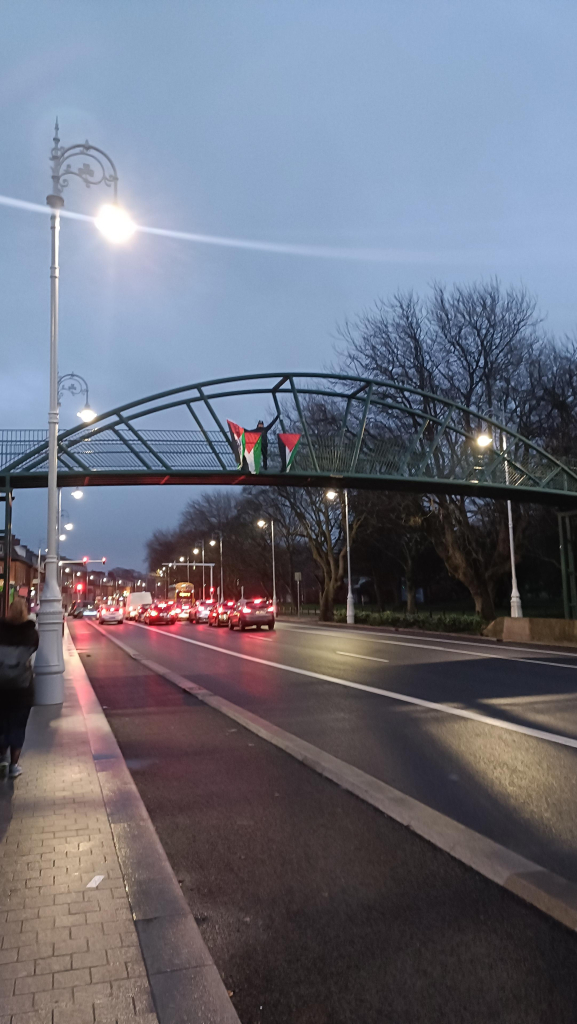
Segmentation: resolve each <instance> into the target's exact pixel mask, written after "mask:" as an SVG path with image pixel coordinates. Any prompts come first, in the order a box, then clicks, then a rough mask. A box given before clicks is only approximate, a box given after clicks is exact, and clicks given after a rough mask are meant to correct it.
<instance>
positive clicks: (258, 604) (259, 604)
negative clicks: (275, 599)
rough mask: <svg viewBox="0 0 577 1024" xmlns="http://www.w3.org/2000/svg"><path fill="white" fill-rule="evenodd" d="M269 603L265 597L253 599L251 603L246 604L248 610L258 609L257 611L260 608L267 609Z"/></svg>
mask: <svg viewBox="0 0 577 1024" xmlns="http://www.w3.org/2000/svg"><path fill="white" fill-rule="evenodd" d="M268 603H269V602H268V601H267V600H266V599H265V598H264V597H253V598H251V600H250V601H246V602H245V604H246V607H247V608H256V609H257V610H258V609H259V608H266V606H267V604H268Z"/></svg>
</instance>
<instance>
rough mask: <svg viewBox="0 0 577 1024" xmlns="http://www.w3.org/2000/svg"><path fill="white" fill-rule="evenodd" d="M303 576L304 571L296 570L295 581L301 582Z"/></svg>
mask: <svg viewBox="0 0 577 1024" xmlns="http://www.w3.org/2000/svg"><path fill="white" fill-rule="evenodd" d="M302 578H303V574H302V572H295V583H300V581H301V580H302Z"/></svg>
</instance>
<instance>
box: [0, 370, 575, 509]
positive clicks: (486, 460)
mask: <svg viewBox="0 0 577 1024" xmlns="http://www.w3.org/2000/svg"><path fill="white" fill-rule="evenodd" d="M275 416H278V419H277V422H276V423H275V425H274V427H273V428H271V430H270V431H269V434H268V464H267V468H266V470H265V469H264V468H263V467H262V466H261V467H260V471H258V472H254V470H255V468H258V466H257V467H255V465H254V460H253V461H252V462H251V461H250V460H247V458H243V452H244V450H241V448H240V447H239V439H238V436H236V437H235V435H234V432H231V428H230V425H229V424H232V426H234V427H237V425H238V424H240V425H241V427H246V424H247V423H254V422H256V421H257V420H258V419H259V418H261V417H262V419H264V420H265V422H267V421H270V420H271V419H272V418H274V417H275ZM227 421H228V423H227ZM248 429H249V428H247V430H248ZM252 429H253V431H254V429H255V428H254V427H253V428H252ZM237 434H238V428H237ZM281 434H282V435H283V436H284V437H286V436H287V435H288V436H290V437H291V438H292V439H293V440H292V441H291V444H292V445H293V447H294V446H295V445H296V447H294V456H293V458H292V461H288V463H287V459H286V450H287V449H286V448H285V450H284V451H283V443H282V442H281V444H280V445H279V444H277V437H278V435H281ZM252 436H253V437H254V434H253V435H252ZM246 437H247V439H248V437H249V435H248V434H247V435H246ZM479 437H481V439H482V440H484V441H485V446H484V447H483V446H481V445H480V444H479ZM295 438H296V439H297V440H294V439H295ZM47 445H48V442H47V433H46V431H42V430H3V431H0V490H2V491H4V492H8V491H11V490H13V489H15V488H20V487H46V485H47V475H48V474H47ZM248 447H249V446H248V445H247V452H248ZM58 484H59V486H60V487H69V486H83V487H89V486H111V485H114V486H118V485H134V484H137V485H138V484H250V485H256V486H270V485H273V486H298V487H315V486H316V487H318V486H328V485H331V486H333V487H353V488H379V489H385V490H394V491H403V490H404V491H413V492H417V493H446V494H461V495H465V496H473V497H492V498H512V499H514V500H516V501H534V502H539V503H544V502H549V503H552V504H555V505H557V506H558V507H560V508H575V507H577V469H575V468H573V467H571V466H569V465H566V464H564V463H563V462H561V461H559V460H558V459H556V458H555V457H554V456H553V455H551V454H549V453H548V452H546V451H544V450H543V449H542V448H541V447H540V446H539V445H538V444H537V443H535V442H534V441H530V440H528V439H527V438H525V437H522V436H521V435H520V434H517V433H516V432H515V431H513V430H510V429H509V428H508V427H507V426H505V425H503V424H501V423H499V422H497V421H496V420H494V419H492V418H491V417H489V418H487V416H485V415H483V414H482V412H479V411H475V410H472V409H467V408H465V407H464V406H461V405H458V404H457V403H454V402H451V401H449V400H447V399H444V398H440V397H439V396H438V395H433V394H429V393H427V392H425V391H419V390H418V389H415V388H411V387H408V386H406V385H403V384H398V383H395V382H392V381H381V380H371V379H367V378H364V377H356V376H346V375H339V374H323V373H308V374H302V373H301V374H298V373H269V374H264V373H263V374H257V375H251V376H244V377H226V378H222V379H220V380H210V381H203V382H201V383H197V384H189V385H186V386H182V387H178V388H173V389H172V390H170V391H163V392H161V393H159V394H156V395H149V396H148V397H147V398H143V399H140V400H139V401H135V402H129V403H127V404H126V405H122V406H119V407H118V408H116V409H112V410H111V411H110V412H107V413H103V414H102V415H100V416H98V417H97V418H96V419H95V420H94V421H93V422H92V423H91V424H90V425H89V426H87V425H86V424H81V425H80V426H78V427H74V428H73V429H70V430H65V431H62V432H61V433H60V434H59V438H58Z"/></svg>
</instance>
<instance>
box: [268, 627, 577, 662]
mask: <svg viewBox="0 0 577 1024" xmlns="http://www.w3.org/2000/svg"><path fill="white" fill-rule="evenodd" d="M279 626H280V628H281V630H282V631H283V632H287V633H311V634H313V635H314V634H315V633H321V634H322V635H323V636H328V635H329V634H332V635H334V634H335V633H336V630H335V629H331V628H330V627H327V626H325V627H323V626H317V627H316V628H315V629H311V628H310V626H296V625H295V626H293V625H292V623H291V624H290V625H289V624H288V623H286V622H283V623H279ZM346 635H347V636H352V637H354V638H355V639H359V640H374V639H375V638H376V637H388V636H389V634H388V633H373V634H370V633H366V632H365V631H364V630H360V629H347V634H346ZM410 636H411V634H408V635H407V639H408V638H409V637H410ZM426 640H427V643H429V644H447V643H451V644H460V645H462V646H463V647H484V648H485V649H486V648H487V647H488V646H489V644H490V643H491V641H490V640H489V642H488V643H484V644H481V643H479V642H478V640H456V639H455V638H454V637H451V639H450V640H447V639H446V638H445V637H442V636H427V637H426ZM493 643H495V644H496V643H497V641H496V640H494V641H493ZM431 649H432V650H434V648H431ZM503 650H504V651H522V652H523V653H524V654H528V655H533V654H548V655H549V656H553V655H555V657H556V656H557V652H556V651H550V650H543V649H540V648H538V647H535V648H531V647H517V646H513V644H510V643H507V646H506V647H504V648H503ZM464 653H466V652H464ZM493 657H494V658H502V659H503V660H504V661H506V660H508V659H507V658H506V656H505V654H494V655H493ZM559 657H560V658H577V654H575V653H574V652H572V651H565V650H560V651H559ZM555 664H557V663H555ZM569 667H570V668H573V667H574V666H569Z"/></svg>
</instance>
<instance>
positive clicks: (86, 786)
mask: <svg viewBox="0 0 577 1024" xmlns="http://www.w3.org/2000/svg"><path fill="white" fill-rule="evenodd" d="M22 767H23V769H24V772H23V774H22V775H21V776H20V778H18V779H16V780H15V781H11V780H8V779H2V780H0V837H1V838H0V939H1V944H0V1024H157V1016H156V1014H155V1012H154V1006H153V1003H152V998H151V994H150V988H149V984H148V978H147V975H146V970H145V967H144V963H143V960H142V956H141V952H140V946H139V943H138V937H137V934H136V930H135V926H134V922H133V919H132V914H131V910H130V905H129V902H128V897H127V894H126V890H125V887H124V883H123V878H122V874H121V870H120V866H119V862H118V857H117V854H116V849H115V846H114V842H113V838H112V832H111V829H110V824H109V820H108V816H107V814H106V809H105V806H104V802H103V798H102V793H101V790H100V784H99V780H98V773H97V771H96V767H95V763H94V759H93V756H92V752H91V750H90V746H89V742H88V736H87V732H86V726H85V720H84V716H83V714H82V711H81V708H80V705H79V703H78V699H77V696H76V692H75V690H74V688H73V686H72V684H71V683H70V682H68V683H67V690H66V701H65V704H64V706H63V708H62V710H60V709H55V708H47V707H42V708H40V707H39V708H34V709H33V711H32V715H31V718H30V723H29V727H28V733H27V737H26V744H25V747H24V753H23V756H22ZM95 875H103V876H104V878H103V879H102V881H101V882H100V883H99V885H98V886H97V887H96V888H90V889H88V888H87V885H88V883H89V882H90V881H91V880H92V879H93V878H94V876H95Z"/></svg>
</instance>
